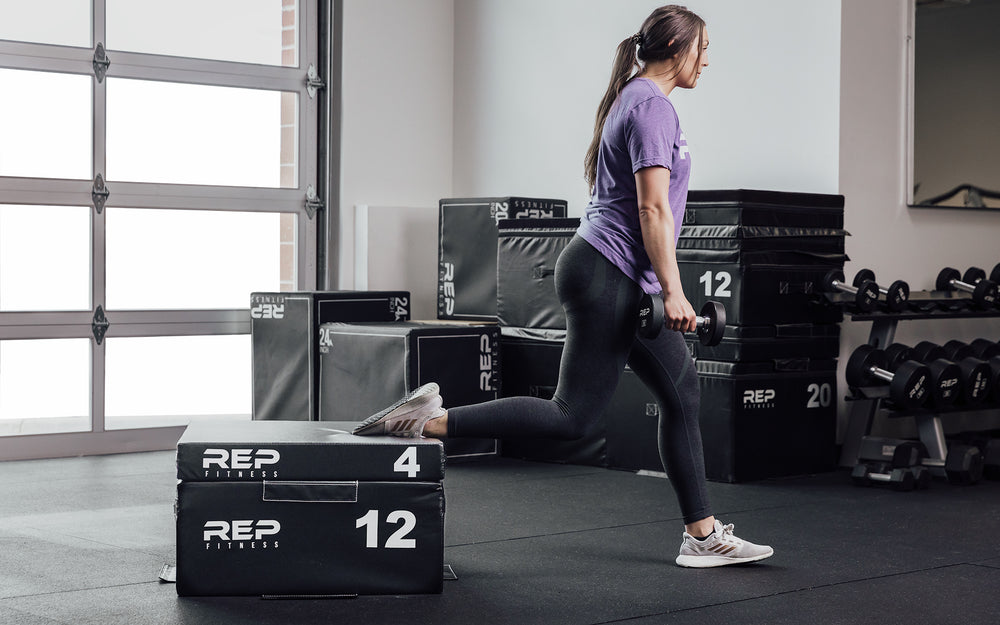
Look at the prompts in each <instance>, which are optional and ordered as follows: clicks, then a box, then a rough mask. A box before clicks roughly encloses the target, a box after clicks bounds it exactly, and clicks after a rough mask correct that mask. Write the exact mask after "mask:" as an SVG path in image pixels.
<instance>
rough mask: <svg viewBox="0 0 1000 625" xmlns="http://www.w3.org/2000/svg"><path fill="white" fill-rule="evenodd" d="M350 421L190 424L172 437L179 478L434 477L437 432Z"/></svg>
mask: <svg viewBox="0 0 1000 625" xmlns="http://www.w3.org/2000/svg"><path fill="white" fill-rule="evenodd" d="M354 425H355V424H354V423H335V422H323V423H319V422H302V421H250V422H244V423H238V424H235V423H227V424H192V425H190V426H188V428H187V429H186V430H185V431H184V434H183V435H182V436H181V438H180V440H179V441H177V479H179V480H183V481H188V482H239V481H247V482H252V481H257V482H260V481H263V480H285V481H287V480H345V479H349V480H368V481H378V480H381V481H407V480H416V481H425V482H431V481H440V480H442V479H444V466H445V465H444V463H445V458H444V453H443V451H442V446H441V442H440V441H438V440H435V439H420V438H417V439H404V438H393V437H389V436H377V437H373V436H354V435H353V434H350V431H351V429H352V428H353V426H354Z"/></svg>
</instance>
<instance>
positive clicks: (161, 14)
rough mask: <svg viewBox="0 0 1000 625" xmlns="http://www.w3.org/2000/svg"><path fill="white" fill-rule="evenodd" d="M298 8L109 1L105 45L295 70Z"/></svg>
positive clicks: (211, 0)
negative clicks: (278, 66)
mask: <svg viewBox="0 0 1000 625" xmlns="http://www.w3.org/2000/svg"><path fill="white" fill-rule="evenodd" d="M297 5H298V2H296V0H143V1H142V2H136V0H107V45H108V49H110V50H126V51H129V52H144V53H148V54H163V55H167V56H186V57H194V58H199V59H214V60H219V61H236V62H239V63H256V64H260V65H283V66H286V67H296V66H298V57H297V55H296V53H295V52H296V47H297V46H296V41H297V39H298V33H297V24H296V22H297V19H296V16H297V14H298V6H297ZM178 33H183V35H179V34H178Z"/></svg>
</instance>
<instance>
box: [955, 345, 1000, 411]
mask: <svg viewBox="0 0 1000 625" xmlns="http://www.w3.org/2000/svg"><path fill="white" fill-rule="evenodd" d="M985 342H987V343H988V341H985ZM941 347H942V348H943V349H944V352H945V354H946V356H947V358H948V360H951V361H952V362H954V363H955V364H957V365H958V366H959V367H960V368H961V369H962V374H963V375H964V376H965V379H964V380H963V381H964V383H965V384H966V385H979V388H977V389H972V391H973V394H974V395H975V396H976V397H975V398H973V401H972V402H971V403H978V402H980V401H986V400H988V399H991V398H992V397H994V396H995V395H996V394H997V392H996V391H997V388H996V387H997V384H1000V358H996V356H994V355H993V351H998V353H1000V346H997V345H995V344H993V345H991V346H990V347H986V348H982V349H980V348H981V347H982V345H981V344H980V346H977V347H973V346H972V345H969V344H966V343H963V342H962V341H948V342H947V343H945V344H944V345H942V346H941ZM992 348H997V349H996V350H994V349H992ZM984 355H988V356H989V359H986V358H983V356H984ZM993 360H995V361H996V362H992V361H993ZM965 394H966V395H968V394H969V389H967V390H966V392H965Z"/></svg>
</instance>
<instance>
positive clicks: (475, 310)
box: [438, 197, 567, 321]
mask: <svg viewBox="0 0 1000 625" xmlns="http://www.w3.org/2000/svg"><path fill="white" fill-rule="evenodd" d="M438 209H439V212H438V318H439V319H457V320H463V321H492V320H495V319H496V316H497V257H496V250H497V223H498V222H499V221H500V220H501V219H549V218H559V217H565V216H566V212H567V203H566V200H554V199H543V198H527V197H481V198H448V199H442V200H441V201H440V202H439V203H438Z"/></svg>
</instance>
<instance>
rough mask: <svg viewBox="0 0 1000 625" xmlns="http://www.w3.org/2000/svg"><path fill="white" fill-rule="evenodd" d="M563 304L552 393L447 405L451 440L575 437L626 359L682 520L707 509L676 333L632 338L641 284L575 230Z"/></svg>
mask: <svg viewBox="0 0 1000 625" xmlns="http://www.w3.org/2000/svg"><path fill="white" fill-rule="evenodd" d="M555 282H556V292H557V293H558V295H559V300H560V301H561V302H562V305H563V309H564V310H565V311H566V325H567V331H566V343H565V345H564V347H563V353H562V361H561V363H560V366H559V385H558V387H557V388H556V392H555V395H554V396H553V398H552V399H551V400H547V399H540V398H537V397H508V398H504V399H498V400H495V401H490V402H486V403H482V404H475V405H472V406H462V407H458V408H449V409H448V436H449V437H483V438H552V439H565V440H571V439H576V438H580V437H582V436H583V435H584V433H585V432H586V431H587V429H588V428H589V427H590V426H591V425H592V424H593V423H594V422H595V421H596V420H597V419H598V418H599V417H600V415H601V414H602V413H603V412H604V410H605V408H607V406H608V404H609V403H610V402H611V397H612V395H613V394H614V391H615V388H616V387H617V386H618V381H619V379H620V378H621V374H622V371H623V370H624V368H625V364H626V362H627V363H628V365H629V366H630V367H631V368H632V370H633V371H635V373H636V374H637V375H638V376H639V378H640V379H641V380H642V381H643V383H645V385H646V386H647V387H649V389H650V390H651V391H652V393H653V394H654V395H655V397H656V399H657V402H658V403H659V408H660V421H659V428H658V430H659V450H660V458H661V460H662V462H663V467H664V469H665V470H666V472H667V474H668V475H669V476H670V483H671V484H672V485H673V487H674V491H675V492H676V493H677V499H678V501H679V502H680V507H681V512H682V513H683V515H684V522H685V523H692V522H694V521H698V520H701V519H704V518H706V517H709V516H711V515H712V512H711V508H710V506H709V503H708V493H707V490H706V484H705V458H704V453H703V451H702V445H701V429H700V428H699V424H698V404H699V399H700V397H699V390H698V374H697V371H696V370H695V367H694V361H693V360H692V359H691V354H690V353H689V352H688V349H687V346H686V345H685V343H684V337H683V336H682V335H681V334H680V333H679V332H671V331H669V330H664V331H663V332H660V335H659V336H658V337H656V338H655V339H644V338H641V337H638V336H637V335H636V325H637V321H638V310H639V298H640V297H642V290H641V288H640V287H639V285H638V284H636V283H635V282H634V281H633V280H631V279H630V278H628V277H627V276H625V274H623V273H622V272H621V270H620V269H618V268H617V267H616V266H614V265H613V264H611V262H609V261H608V260H607V259H606V258H604V256H603V255H601V254H600V253H599V252H598V251H597V250H595V249H594V248H593V246H591V245H590V244H589V243H587V242H586V241H584V240H583V239H581V238H580V237H579V236H576V237H573V239H572V240H571V241H570V243H569V245H567V246H566V249H565V250H563V252H562V254H561V255H560V256H559V261H558V262H557V263H556V275H555Z"/></svg>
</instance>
